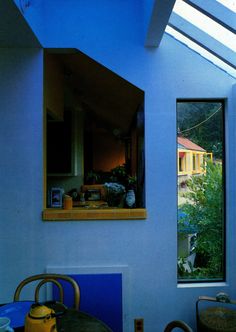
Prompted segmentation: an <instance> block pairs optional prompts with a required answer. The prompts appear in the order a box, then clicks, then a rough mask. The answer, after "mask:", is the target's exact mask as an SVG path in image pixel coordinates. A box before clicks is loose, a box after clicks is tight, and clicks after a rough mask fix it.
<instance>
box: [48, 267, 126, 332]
mask: <svg viewBox="0 0 236 332" xmlns="http://www.w3.org/2000/svg"><path fill="white" fill-rule="evenodd" d="M70 276H71V277H72V278H73V279H75V280H76V282H77V283H78V285H79V287H80V293H81V294H80V295H81V299H80V310H81V311H84V312H87V313H89V314H91V315H92V316H94V317H97V318H98V319H101V320H102V321H104V322H105V323H106V324H107V325H108V326H109V327H110V328H111V329H112V331H113V332H122V274H121V273H114V274H113V273H112V274H79V275H78V274H77V275H70ZM62 284H63V286H64V289H65V301H64V302H65V304H66V305H67V306H68V307H71V306H72V305H73V289H72V287H71V286H70V284H69V283H67V282H64V281H62ZM53 298H54V299H55V300H57V299H58V298H59V292H58V289H57V286H55V285H53Z"/></svg>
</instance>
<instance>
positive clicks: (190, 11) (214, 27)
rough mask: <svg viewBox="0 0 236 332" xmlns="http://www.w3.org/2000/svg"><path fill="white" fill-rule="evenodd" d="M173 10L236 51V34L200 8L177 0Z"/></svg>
mask: <svg viewBox="0 0 236 332" xmlns="http://www.w3.org/2000/svg"><path fill="white" fill-rule="evenodd" d="M217 1H226V0H217ZM227 2H229V1H227ZM173 11H174V12H175V13H176V14H177V15H179V16H181V17H182V18H183V19H185V20H187V21H188V22H190V23H191V24H193V25H195V26H196V27H197V28H199V29H201V30H202V31H204V32H205V33H207V34H208V35H210V36H211V37H213V38H215V39H216V40H217V41H219V42H221V43H222V44H223V45H225V46H226V47H228V48H230V49H231V50H233V51H234V52H236V35H235V34H234V33H232V32H231V31H229V30H228V29H226V28H225V27H223V26H222V25H220V24H219V23H217V22H216V21H214V20H213V19H211V18H210V17H208V16H207V15H205V14H203V13H201V12H200V11H199V10H197V9H195V8H193V7H192V6H190V5H189V4H187V3H186V2H184V1H183V0H177V1H176V3H175V6H174V9H173Z"/></svg>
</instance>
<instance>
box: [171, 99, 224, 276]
mask: <svg viewBox="0 0 236 332" xmlns="http://www.w3.org/2000/svg"><path fill="white" fill-rule="evenodd" d="M223 106H224V105H223V103H222V101H178V102H177V128H178V147H177V149H178V280H179V281H202V280H204V281H205V280H213V281H216V280H223V279H224V261H225V259H224V205H225V202H224V121H223V117H224V114H223V111H224V110H223Z"/></svg>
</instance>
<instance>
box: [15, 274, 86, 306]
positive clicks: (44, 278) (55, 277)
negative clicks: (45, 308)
mask: <svg viewBox="0 0 236 332" xmlns="http://www.w3.org/2000/svg"><path fill="white" fill-rule="evenodd" d="M40 280H41V281H40ZM61 280H64V281H66V282H68V283H70V284H71V285H72V287H73V290H74V306H73V308H74V309H76V310H79V304H80V289H79V286H78V284H77V283H76V281H75V280H74V279H72V278H71V277H69V276H67V275H64V274H55V273H43V274H37V275H33V276H30V277H28V278H26V279H24V280H22V281H21V282H20V284H19V285H18V286H17V288H16V290H15V294H14V302H15V301H19V298H20V293H21V291H22V289H23V288H24V287H25V286H26V285H27V284H29V283H31V282H35V281H39V282H38V284H37V286H36V287H35V291H34V301H35V302H39V291H40V288H41V287H42V286H43V285H44V284H46V283H49V282H50V283H53V284H54V285H56V286H57V287H58V289H59V295H60V303H62V304H63V303H64V290H63V286H62V284H61V283H60V281H61Z"/></svg>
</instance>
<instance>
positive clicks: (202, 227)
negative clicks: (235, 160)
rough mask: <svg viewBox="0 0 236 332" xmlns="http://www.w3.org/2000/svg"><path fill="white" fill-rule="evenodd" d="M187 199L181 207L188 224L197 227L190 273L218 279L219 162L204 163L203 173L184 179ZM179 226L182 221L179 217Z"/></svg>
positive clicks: (220, 259) (220, 224)
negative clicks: (193, 261) (204, 170)
mask: <svg viewBox="0 0 236 332" xmlns="http://www.w3.org/2000/svg"><path fill="white" fill-rule="evenodd" d="M187 186H188V189H189V191H188V192H187V193H186V194H185V196H186V198H187V199H188V200H187V202H188V203H185V204H183V205H182V206H181V210H182V211H183V212H184V213H185V214H186V216H187V217H186V218H187V219H188V222H189V224H190V226H192V227H194V228H195V229H196V230H197V239H196V245H195V249H194V250H195V252H196V265H195V269H193V270H192V271H193V274H194V275H195V276H196V275H198V276H199V278H212V277H213V278H222V276H223V253H224V250H223V249H224V248H223V246H224V239H223V227H224V213H223V203H224V199H223V186H222V165H221V163H213V162H211V161H208V162H207V165H206V173H205V174H204V175H199V176H193V177H192V178H191V179H190V180H188V182H187ZM179 223H180V225H179V226H180V227H181V226H182V227H184V225H185V223H186V220H184V218H183V219H180V221H179Z"/></svg>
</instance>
